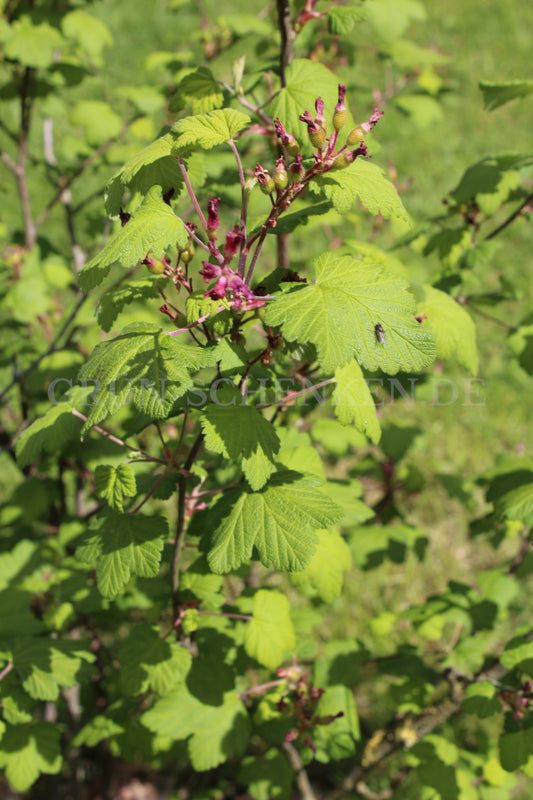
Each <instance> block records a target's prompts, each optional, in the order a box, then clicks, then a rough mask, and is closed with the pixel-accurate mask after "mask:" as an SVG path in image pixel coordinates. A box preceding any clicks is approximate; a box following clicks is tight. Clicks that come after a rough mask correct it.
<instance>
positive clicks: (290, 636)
mask: <svg viewBox="0 0 533 800" xmlns="http://www.w3.org/2000/svg"><path fill="white" fill-rule="evenodd" d="M252 614H253V619H252V620H250V622H247V623H245V624H246V629H245V634H244V647H245V650H246V652H247V653H248V655H249V656H250V657H251V658H255V659H256V661H259V663H260V664H263V665H264V666H265V667H268V668H269V669H276V667H279V665H280V664H281V663H282V661H283V660H284V659H285V658H286V657H287V655H290V653H291V651H292V650H294V646H295V640H294V630H293V627H292V622H291V618H290V605H289V601H288V600H287V598H286V597H285V595H283V594H281V593H280V592H276V591H269V590H266V589H260V590H259V591H258V592H256V594H255V595H254V599H253V606H252Z"/></svg>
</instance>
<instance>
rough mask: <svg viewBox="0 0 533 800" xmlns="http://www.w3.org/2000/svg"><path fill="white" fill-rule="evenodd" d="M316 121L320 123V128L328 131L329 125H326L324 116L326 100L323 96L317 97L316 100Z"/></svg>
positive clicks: (325, 131)
mask: <svg viewBox="0 0 533 800" xmlns="http://www.w3.org/2000/svg"><path fill="white" fill-rule="evenodd" d="M315 111H316V117H315V123H316V124H317V125H318V127H319V128H322V130H323V131H324V133H327V132H328V129H327V125H326V118H325V116H324V101H323V100H322V98H321V97H317V99H316V102H315Z"/></svg>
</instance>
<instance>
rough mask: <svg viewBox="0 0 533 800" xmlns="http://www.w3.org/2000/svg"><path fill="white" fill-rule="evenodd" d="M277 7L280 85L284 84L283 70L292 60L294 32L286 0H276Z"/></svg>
mask: <svg viewBox="0 0 533 800" xmlns="http://www.w3.org/2000/svg"><path fill="white" fill-rule="evenodd" d="M277 7H278V27H279V32H280V34H281V53H280V63H279V68H280V73H279V74H280V79H281V86H282V88H284V87H285V86H286V81H285V71H286V69H287V67H288V66H289V64H290V63H291V61H292V57H293V53H294V40H295V39H296V34H295V32H294V29H293V27H292V21H291V9H290V4H289V2H288V0H277Z"/></svg>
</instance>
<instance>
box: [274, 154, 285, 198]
mask: <svg viewBox="0 0 533 800" xmlns="http://www.w3.org/2000/svg"><path fill="white" fill-rule="evenodd" d="M288 182H289V178H288V176H287V167H286V166H285V161H284V160H283V158H278V160H277V161H276V169H275V170H274V186H275V187H276V189H279V190H280V191H281V190H283V189H284V188H285V187H286V186H287V183H288Z"/></svg>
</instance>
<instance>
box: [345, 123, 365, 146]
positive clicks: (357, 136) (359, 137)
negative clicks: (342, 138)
mask: <svg viewBox="0 0 533 800" xmlns="http://www.w3.org/2000/svg"><path fill="white" fill-rule="evenodd" d="M364 138H365V132H364V130H363V128H362V127H361V125H358V126H357V128H354V129H353V130H351V131H350V133H349V134H348V136H347V139H346V144H347V145H348V147H352V145H354V144H359V142H361V141H363V139H364Z"/></svg>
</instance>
